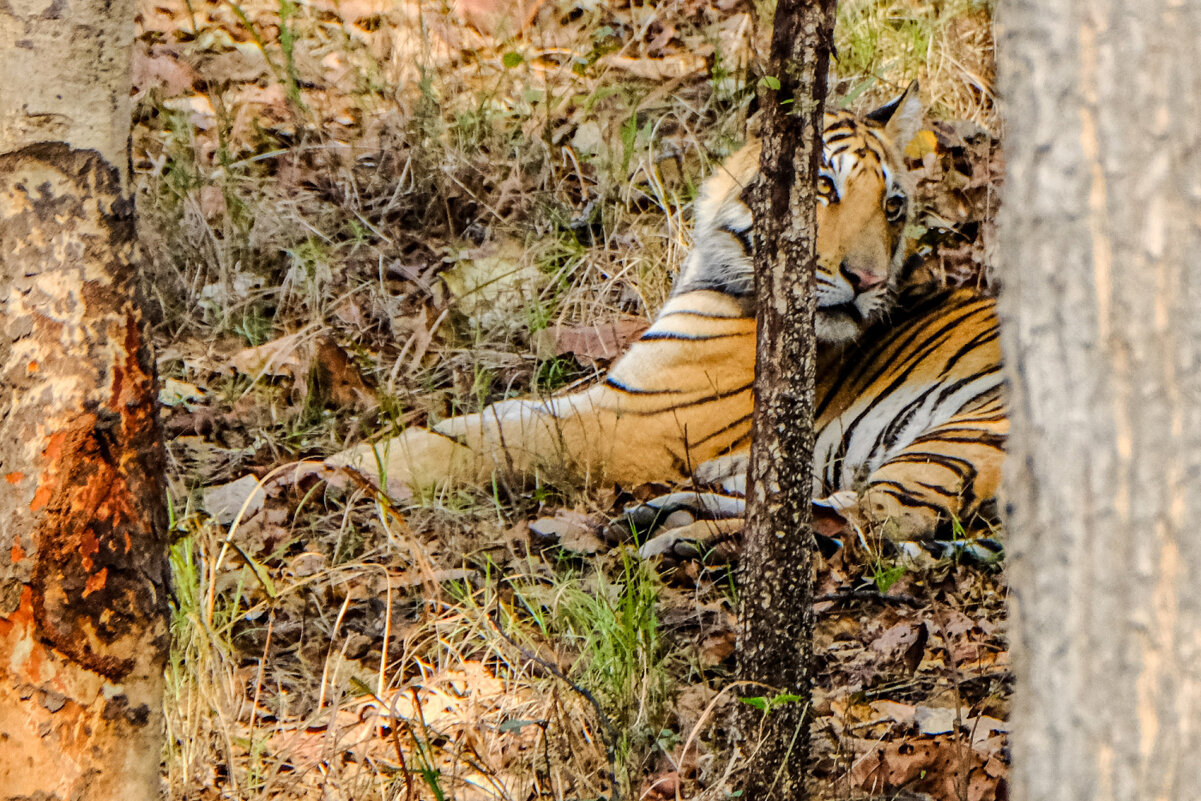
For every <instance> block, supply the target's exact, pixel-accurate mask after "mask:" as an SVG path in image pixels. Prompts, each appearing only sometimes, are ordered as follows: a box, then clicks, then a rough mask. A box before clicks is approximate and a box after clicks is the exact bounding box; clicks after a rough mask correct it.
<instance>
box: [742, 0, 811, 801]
mask: <svg viewBox="0 0 1201 801" xmlns="http://www.w3.org/2000/svg"><path fill="white" fill-rule="evenodd" d="M833 30H834V0H820V2H804V0H779V2H778V3H777V5H776V16H775V22H774V27H773V31H772V44H771V57H770V63H769V66H768V75H769V76H771V77H773V78H775V79H776V80H778V81H779V87H778V89H775V90H772V89H768V90H767V91H765V92H764V93H763V99H764V103H765V111H766V116H765V120H764V123H763V133H762V136H763V152H762V155H761V158H760V167H761V169H762V179H761V180H760V182H759V183H758V184H756V185H755V187H753V191H752V198H751V200H752V203H751V206H752V211H753V213H754V220H755V238H754V243H755V302H756V309H757V318H758V322H757V324H758V338H757V344H756V355H755V417H754V435H753V438H752V442H753V445H752V447H751V464H750V481H749V490H748V514H747V523H746V527H745V529H744V532H743V553H742V573H741V576H740V581H739V590H740V597H741V604H740V607H739V670H740V673H741V678H742V679H743V680H746V681H751V682H757V683H759V684H760V685H761V686H762V688H763V690H762V691H749V692H751V693H752V694H755V695H764V696H767V697H769V698H770V697H773V696H776V695H778V694H786V695H796V696H800V699H801V700H800V701H796V702H792V703H787V704H783V705H779V706H776V707H774V708H772V709H771V710H770V711H769V712H768V714H767V716H766V718H764V719H762V720H761V719H760V718H759V717H758V714H757V713H747V714H746V715H745V716H744V722H743V727H744V730H745V731H744V737H745V738H746V740H747V741H748V742H747V745H748V746H749V747H751V748H754V749H756V750H755V751H754V752H753V756H752V758H751V760H750V763H749V764H748V766H747V770H746V773H745V776H744V782H743V791H744V795H745V797H747V798H754V799H803V798H806V797H808V794H807V792H806V787H805V771H806V769H807V767H808V763H809V759H808V755H809V718H810V703H809V702H810V696H811V690H812V680H813V675H812V664H813V556H812V555H813V531H812V528H811V506H810V503H811V500H812V498H811V495H812V491H813V473H812V471H813V458H812V457H813V380H814V371H815V364H816V340H815V337H814V329H813V324H814V312H815V309H816V306H817V300H816V297H817V295H816V279H815V275H816V258H817V257H816V244H817V211H816V203H817V175H818V167H819V165H820V162H821V152H822V129H823V125H822V114H823V109H824V104H825V99H826V76H827V73H828V70H829V63H830V47H831V42H832V38H833ZM761 723H762V724H765V725H763V726H762V727H761V726H760V724H761Z"/></svg>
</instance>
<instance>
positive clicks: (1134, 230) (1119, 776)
mask: <svg viewBox="0 0 1201 801" xmlns="http://www.w3.org/2000/svg"><path fill="white" fill-rule="evenodd" d="M1002 22H1003V23H1005V26H1006V29H1007V31H1008V34H1007V35H1006V36H1005V37H1004V38H1003V40H1002V44H1001V47H1000V48H999V53H1000V54H1001V57H1002V70H1003V73H1004V78H1005V81H1004V84H1003V89H1004V97H1005V99H1006V101H1007V103H1006V106H1007V107H1006V112H1005V113H1006V118H1007V128H1008V131H1007V135H1006V151H1007V156H1008V177H1007V179H1006V189H1005V204H1004V209H1005V211H1004V219H1003V225H1002V233H1003V239H1002V255H1003V273H1002V279H1003V292H1002V296H1001V310H1002V314H1003V318H1002V319H1003V335H1004V338H1005V340H1004V341H1005V346H1006V357H1007V360H1008V365H1009V367H1008V369H1009V380H1010V382H1011V384H1012V393H1013V395H1012V403H1011V404H1010V408H1011V409H1012V415H1013V429H1012V431H1013V433H1012V434H1011V436H1010V440H1009V441H1010V450H1011V454H1010V456H1009V462H1008V467H1009V471H1008V475H1007V483H1006V490H1007V497H1008V503H1009V507H1010V508H1009V510H1008V513H1007V518H1008V520H1007V523H1008V526H1007V527H1008V530H1009V532H1010V537H1011V540H1012V546H1011V550H1012V554H1013V556H1012V564H1011V582H1012V587H1013V597H1014V603H1013V612H1014V621H1015V631H1014V643H1013V653H1014V663H1015V667H1016V670H1017V674H1018V690H1017V695H1016V699H1015V708H1014V713H1013V718H1014V752H1013V755H1014V774H1013V788H1014V792H1013V797H1014V798H1017V799H1050V798H1055V799H1119V798H1121V799H1125V798H1146V799H1152V798H1154V799H1181V801H1183V799H1193V798H1195V797H1196V796H1197V792H1198V788H1201V638H1199V636H1198V632H1201V584H1199V583H1198V581H1197V578H1196V572H1197V568H1198V566H1199V565H1201V536H1198V529H1199V527H1201V255H1199V254H1201V226H1199V225H1198V220H1201V183H1199V181H1201V57H1199V55H1198V54H1199V53H1201V6H1198V5H1197V4H1196V3H1181V2H1175V1H1174V0H1088V2H1085V0H1074V1H1073V0H1053V1H1052V2H1037V3H1035V2H1033V1H1032V0H1018V1H1017V2H1013V3H1010V4H1009V5H1008V6H1007V7H1006V9H1005V12H1004V16H1003V19H1002Z"/></svg>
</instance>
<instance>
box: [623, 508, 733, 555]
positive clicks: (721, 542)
mask: <svg viewBox="0 0 1201 801" xmlns="http://www.w3.org/2000/svg"><path fill="white" fill-rule="evenodd" d="M742 526H743V521H742V519H741V518H729V519H726V520H697V521H695V522H693V523H689V524H687V525H683V526H677V527H675V528H669V529H665V530H663V531H662V532H661V533H660V534H658V535H657V536H654V537H652V538H651V539H649V540H647V541H646V542H644V543H643V544H642V547H640V548H639V549H638V555H639V556H641V557H642V558H643V559H652V558H661V559H662V560H663V561H666V562H669V563H676V562H682V561H686V560H690V559H702V560H704V561H706V562H713V563H726V562H730V561H733V560H734V559H735V558H736V557H737V556H738V549H739V543H740V541H741V537H740V535H741V534H742Z"/></svg>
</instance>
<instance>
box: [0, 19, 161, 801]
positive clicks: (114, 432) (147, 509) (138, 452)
mask: <svg viewBox="0 0 1201 801" xmlns="http://www.w3.org/2000/svg"><path fill="white" fill-rule="evenodd" d="M132 25H133V6H132V2H129V0H113V1H112V2H95V3H91V2H82V1H81V2H79V3H74V2H70V1H69V2H66V3H60V2H55V3H42V2H36V0H35V1H34V2H21V3H10V4H8V5H6V4H4V3H0V86H3V87H4V88H3V89H0V410H2V411H0V465H2V467H0V479H2V482H3V483H2V484H0V486H3V487H4V490H3V491H0V754H2V758H0V799H17V798H20V799H30V798H39V799H64V801H65V800H66V799H73V800H74V799H79V800H80V801H83V800H86V799H118V798H119V799H135V800H136V799H150V798H157V797H158V795H159V792H160V785H161V780H160V778H159V775H160V772H159V767H160V759H161V755H162V746H163V737H162V683H163V665H164V661H165V657H166V652H167V647H168V627H167V590H168V586H167V584H168V577H167V567H166V537H167V519H166V496H165V492H164V467H165V461H164V458H163V450H162V437H161V431H160V426H159V423H158V418H157V411H156V393H155V379H154V368H153V362H152V360H151V357H150V353H149V349H148V347H147V346H146V344H145V342H144V339H143V334H144V332H143V325H142V318H141V315H140V313H139V310H138V305H137V303H136V300H135V296H136V289H135V287H136V282H135V271H134V254H135V240H134V225H133V222H134V220H133V204H132V201H131V199H130V196H129V192H128V187H127V182H126V180H125V179H126V172H127V169H128V155H127V151H128V138H129V109H128V106H129V53H130V44H131V41H132V33H133V27H132Z"/></svg>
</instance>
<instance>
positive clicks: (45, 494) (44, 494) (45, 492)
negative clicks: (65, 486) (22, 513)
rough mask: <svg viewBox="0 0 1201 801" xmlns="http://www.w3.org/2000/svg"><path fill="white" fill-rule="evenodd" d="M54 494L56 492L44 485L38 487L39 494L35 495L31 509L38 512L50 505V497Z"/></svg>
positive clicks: (30, 505)
mask: <svg viewBox="0 0 1201 801" xmlns="http://www.w3.org/2000/svg"><path fill="white" fill-rule="evenodd" d="M53 494H54V490H53V489H51V488H50V487H48V486H46V485H45V484H43V485H42V486H40V487H38V489H37V492H35V493H33V500H32V501H31V502H30V504H29V509H30V511H32V512H36V511H38V510H39V509H41V508H42V507H43V506H45V505H46V504H48V503H50V496H51V495H53Z"/></svg>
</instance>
